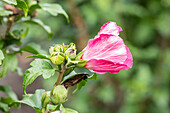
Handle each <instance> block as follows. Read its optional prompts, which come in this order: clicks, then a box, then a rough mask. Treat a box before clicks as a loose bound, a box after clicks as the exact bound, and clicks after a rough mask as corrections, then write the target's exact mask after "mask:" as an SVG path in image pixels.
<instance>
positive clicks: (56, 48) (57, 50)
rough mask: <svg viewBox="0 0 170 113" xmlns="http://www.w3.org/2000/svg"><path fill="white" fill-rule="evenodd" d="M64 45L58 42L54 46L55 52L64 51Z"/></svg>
mask: <svg viewBox="0 0 170 113" xmlns="http://www.w3.org/2000/svg"><path fill="white" fill-rule="evenodd" d="M61 48H62V46H61V45H59V44H56V45H55V46H54V52H61V51H62V49H61Z"/></svg>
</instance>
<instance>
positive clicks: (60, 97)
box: [50, 85, 68, 104]
mask: <svg viewBox="0 0 170 113" xmlns="http://www.w3.org/2000/svg"><path fill="white" fill-rule="evenodd" d="M67 93H68V91H67V89H66V88H65V87H64V86H63V85H58V86H55V87H54V88H53V89H52V91H51V93H50V98H51V102H52V103H53V104H62V103H64V102H66V101H67Z"/></svg>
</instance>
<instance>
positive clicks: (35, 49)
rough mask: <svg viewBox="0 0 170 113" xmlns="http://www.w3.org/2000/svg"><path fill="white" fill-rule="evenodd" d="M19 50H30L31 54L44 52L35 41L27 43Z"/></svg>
mask: <svg viewBox="0 0 170 113" xmlns="http://www.w3.org/2000/svg"><path fill="white" fill-rule="evenodd" d="M21 51H26V52H30V53H32V54H43V53H46V52H45V51H44V50H43V49H42V48H41V46H40V45H38V44H35V43H29V44H28V45H26V46H24V47H22V48H21Z"/></svg>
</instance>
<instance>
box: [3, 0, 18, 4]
mask: <svg viewBox="0 0 170 113" xmlns="http://www.w3.org/2000/svg"><path fill="white" fill-rule="evenodd" d="M2 1H4V2H6V3H7V4H12V5H17V1H16V0H2Z"/></svg>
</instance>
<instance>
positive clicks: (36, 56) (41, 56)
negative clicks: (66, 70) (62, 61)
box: [26, 54, 50, 60]
mask: <svg viewBox="0 0 170 113" xmlns="http://www.w3.org/2000/svg"><path fill="white" fill-rule="evenodd" d="M26 58H41V59H47V60H50V58H49V57H48V56H47V55H42V54H36V55H31V56H27V57H26Z"/></svg>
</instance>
